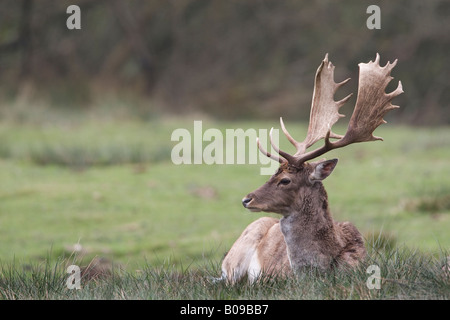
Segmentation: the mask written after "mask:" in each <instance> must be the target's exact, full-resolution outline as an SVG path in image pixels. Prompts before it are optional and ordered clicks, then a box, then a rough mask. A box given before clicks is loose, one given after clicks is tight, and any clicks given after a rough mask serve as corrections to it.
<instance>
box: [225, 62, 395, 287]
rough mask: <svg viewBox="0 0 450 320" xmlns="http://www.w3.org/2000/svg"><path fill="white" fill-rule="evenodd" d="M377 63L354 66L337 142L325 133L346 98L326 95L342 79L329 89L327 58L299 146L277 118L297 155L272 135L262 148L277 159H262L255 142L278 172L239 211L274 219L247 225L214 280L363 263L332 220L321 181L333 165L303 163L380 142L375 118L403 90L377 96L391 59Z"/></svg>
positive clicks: (350, 234) (357, 246) (360, 247)
mask: <svg viewBox="0 0 450 320" xmlns="http://www.w3.org/2000/svg"><path fill="white" fill-rule="evenodd" d="M379 61H380V56H379V55H378V54H377V56H376V59H375V62H372V61H370V62H369V63H360V64H359V84H358V96H357V99H356V104H355V108H354V111H353V114H352V117H351V119H350V121H349V124H348V128H347V132H346V133H345V135H343V136H341V135H337V134H335V133H333V132H332V131H331V127H332V126H333V125H334V124H335V123H336V122H337V121H338V119H339V118H340V117H343V115H341V114H339V108H340V107H341V106H342V105H343V104H344V103H345V102H346V101H347V100H348V99H349V98H350V96H351V94H350V95H348V96H347V97H345V98H343V99H342V100H340V101H337V102H336V101H334V94H335V92H336V91H337V89H338V88H340V87H341V86H342V85H344V84H345V83H347V82H348V80H350V79H347V80H345V81H343V82H340V83H336V82H334V66H333V64H332V63H331V62H329V61H328V54H327V55H326V56H325V59H324V60H323V62H322V64H321V65H320V66H319V68H318V70H317V73H316V77H315V84H314V93H313V99H312V106H311V113H310V122H309V127H308V132H307V135H306V138H305V140H304V141H303V142H298V141H296V140H294V138H292V136H291V135H290V134H289V133H288V131H287V130H286V128H285V126H284V123H283V120H282V118H280V124H281V128H282V130H283V132H284V134H285V135H286V137H287V139H288V140H289V141H290V142H291V143H292V144H293V145H294V146H295V148H296V150H297V152H296V153H295V154H293V155H291V154H289V153H286V152H284V151H282V150H280V149H279V148H278V147H277V146H276V145H275V144H274V142H273V140H272V131H271V133H270V141H271V144H272V146H273V148H274V150H275V151H276V152H277V153H278V154H279V156H278V155H274V154H271V153H269V152H267V151H266V150H265V149H264V148H263V147H262V146H261V144H260V142H259V139H257V143H258V147H259V149H260V151H261V152H262V153H263V154H265V155H266V156H267V157H270V158H272V159H274V160H276V161H278V162H279V163H280V167H279V169H278V171H277V172H276V173H275V174H274V175H273V176H272V177H271V178H270V180H269V181H267V182H266V183H265V184H264V185H263V186H261V187H260V188H258V189H257V190H255V191H253V192H251V193H249V194H248V195H247V196H246V197H245V198H244V199H243V200H242V204H243V205H244V207H245V208H247V209H248V210H250V211H265V212H275V213H278V214H280V215H282V218H281V219H275V218H271V217H264V218H260V219H258V220H256V221H254V222H253V223H251V224H250V225H249V226H248V227H247V228H246V229H245V230H244V232H243V233H242V234H241V236H240V237H239V238H238V239H237V240H236V242H235V243H234V245H233V246H232V248H231V249H230V251H229V252H228V253H227V254H226V256H225V258H224V260H223V262H222V278H221V279H224V280H227V281H229V282H231V283H234V282H236V281H239V280H240V279H242V278H244V277H245V276H247V277H248V279H249V281H251V282H253V281H255V280H256V279H258V278H259V277H260V276H261V275H262V274H265V275H274V274H277V275H278V274H287V273H291V272H292V271H294V272H298V271H300V270H302V269H305V268H311V267H313V268H317V269H319V270H328V269H331V268H333V267H337V266H349V267H355V266H357V265H358V263H359V262H360V261H361V260H363V259H364V257H365V255H366V250H365V246H364V240H363V237H362V236H361V234H360V233H359V231H358V230H357V229H356V227H355V226H354V225H353V224H351V223H350V222H335V221H334V220H333V218H332V216H331V213H330V210H329V207H328V198H327V193H326V191H325V189H324V186H323V184H322V182H321V181H322V180H323V179H325V178H326V177H328V176H329V175H330V174H331V172H332V171H333V169H334V168H335V166H336V164H337V159H332V160H322V161H317V162H307V161H309V160H312V159H314V158H317V157H319V156H320V155H323V154H325V153H326V152H328V151H330V150H333V149H337V148H342V147H345V146H347V145H349V144H352V143H356V142H366V141H374V140H382V138H380V137H375V136H373V132H374V130H375V129H376V128H377V127H378V126H379V125H381V124H382V123H385V122H386V121H384V120H383V116H384V115H385V114H386V113H387V112H388V111H389V110H392V109H395V108H398V106H394V105H392V104H391V100H392V99H393V98H394V97H396V96H398V95H400V94H401V93H403V90H402V84H401V82H400V81H399V83H398V86H397V89H395V90H394V91H393V92H391V93H388V94H387V93H386V92H385V89H386V87H387V85H388V83H389V82H390V81H391V80H392V79H393V78H392V77H391V76H390V73H391V70H392V69H393V68H394V66H395V65H396V63H397V60H395V61H394V62H393V63H389V62H388V63H387V64H386V66H384V67H381V66H380V64H379ZM272 129H273V128H272ZM321 139H324V141H325V143H324V144H323V146H321V147H319V148H317V149H315V150H313V151H308V152H307V149H308V148H309V147H311V146H312V145H313V144H315V143H316V142H318V141H319V140H321ZM330 139H337V140H336V141H330Z"/></svg>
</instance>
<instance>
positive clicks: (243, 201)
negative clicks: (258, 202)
mask: <svg viewBox="0 0 450 320" xmlns="http://www.w3.org/2000/svg"><path fill="white" fill-rule="evenodd" d="M252 199H253V198H244V199H242V205H243V206H244V207H245V208H247V204H248V203H249V202H250V201H252Z"/></svg>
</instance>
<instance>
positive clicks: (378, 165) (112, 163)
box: [0, 0, 450, 270]
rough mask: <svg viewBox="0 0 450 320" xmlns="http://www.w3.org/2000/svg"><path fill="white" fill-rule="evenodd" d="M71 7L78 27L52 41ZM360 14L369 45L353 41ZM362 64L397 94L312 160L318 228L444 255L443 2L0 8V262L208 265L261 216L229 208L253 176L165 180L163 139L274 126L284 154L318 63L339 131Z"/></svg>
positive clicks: (447, 134)
mask: <svg viewBox="0 0 450 320" xmlns="http://www.w3.org/2000/svg"><path fill="white" fill-rule="evenodd" d="M74 4H75V5H78V6H79V7H80V9H81V30H69V29H68V28H67V26H66V21H67V19H68V18H69V17H70V16H71V14H68V13H66V10H67V8H68V6H69V5H74ZM372 4H376V5H378V6H379V7H380V9H381V29H379V30H369V29H368V28H367V26H366V22H367V19H368V18H369V17H370V16H371V14H368V13H366V11H367V8H368V7H369V6H370V5H372ZM377 52H378V53H379V54H380V56H381V62H380V63H381V65H384V64H386V63H387V62H388V61H391V62H392V61H394V60H395V59H398V64H397V66H396V67H395V69H394V70H393V72H392V76H393V77H394V78H395V80H394V81H391V83H390V84H389V85H388V88H387V91H388V92H389V91H392V90H394V89H395V88H396V86H397V81H398V80H401V81H402V83H403V88H404V91H405V93H404V94H402V95H400V96H399V97H396V98H395V99H394V100H393V103H394V104H396V105H399V106H401V108H400V109H397V110H394V111H392V112H390V113H389V114H388V115H387V116H386V120H387V121H388V122H389V124H388V125H385V126H381V127H380V128H379V129H377V132H375V134H376V135H377V136H378V135H380V136H382V137H383V138H384V139H385V142H384V143H381V142H379V143H378V142H377V143H375V142H374V143H364V144H358V146H352V147H348V148H345V150H340V149H339V150H336V151H332V152H330V154H327V157H339V158H340V159H342V161H339V166H338V169H337V170H335V171H334V173H333V178H332V179H331V178H330V179H327V181H326V182H325V185H326V188H327V191H328V193H329V199H330V203H331V207H332V211H333V215H334V216H335V217H336V220H338V221H345V220H349V221H352V222H353V223H354V224H355V225H356V226H357V227H358V229H359V230H361V232H362V233H363V234H364V236H365V237H366V240H367V241H368V243H370V241H371V239H372V240H373V239H381V241H375V242H377V243H384V245H385V246H386V245H388V246H390V247H393V246H395V245H397V244H399V245H401V244H406V245H408V246H411V247H415V246H419V247H420V249H422V250H426V251H427V252H435V251H438V250H445V249H447V248H449V244H450V233H449V232H448V230H449V229H450V162H449V161H450V127H449V124H450V111H449V101H450V81H449V79H448V77H449V74H450V59H449V54H450V1H448V0H427V1H423V0H396V1H372V0H370V1H366V0H349V1H345V2H344V1H332V0H317V1H297V0H296V1H288V0H276V1H275V0H274V1H269V0H226V1H224V0H150V1H148V0H147V1H144V0H127V1H125V0H70V1H65V0H58V1H55V0H39V1H37V0H1V1H0V181H1V183H0V262H4V261H10V260H14V259H25V260H26V261H28V260H36V259H37V260H42V259H45V258H46V257H47V256H48V255H50V256H51V257H55V256H56V257H59V256H60V255H66V256H73V255H74V254H75V255H80V256H83V257H87V258H92V257H98V256H100V257H108V258H110V259H114V260H115V261H119V262H120V263H124V264H126V265H127V266H128V263H130V264H131V263H136V264H138V266H137V267H136V268H140V266H139V264H142V263H145V262H147V263H152V264H153V263H154V264H160V263H163V262H164V261H166V259H170V258H173V259H175V260H176V261H181V262H182V263H184V265H185V266H186V265H191V264H192V261H203V262H205V261H207V259H205V258H211V259H213V260H214V261H217V262H219V263H220V260H221V259H222V257H223V254H224V252H226V251H227V250H229V248H230V246H231V245H232V243H233V242H234V241H235V240H236V238H237V237H238V236H239V235H240V233H241V232H242V230H243V229H244V228H245V227H246V226H247V225H248V224H249V223H250V222H251V221H254V220H255V219H257V218H258V217H260V216H261V215H262V213H261V214H257V213H252V214H250V213H248V212H247V211H246V210H245V209H244V208H243V207H242V205H241V199H242V197H243V196H244V195H246V194H248V193H249V192H251V191H252V190H254V189H256V188H257V187H258V186H260V185H261V184H263V183H264V182H265V181H266V180H267V176H261V175H260V174H259V172H260V166H259V165H221V166H218V165H210V166H208V165H195V166H194V165H180V166H176V165H174V164H173V163H172V162H171V150H172V148H173V147H174V144H175V143H174V142H172V141H171V134H172V132H173V130H175V129H177V128H187V129H188V130H189V131H190V132H192V129H193V127H192V126H193V120H194V119H195V120H202V121H203V130H206V129H208V128H210V127H213V128H218V129H219V130H222V132H224V131H225V130H226V129H230V128H231V129H233V128H244V130H245V129H248V128H253V129H259V128H264V129H269V128H270V127H272V126H275V127H277V126H278V119H279V117H280V116H282V117H284V119H285V121H286V120H287V121H286V124H287V125H289V130H290V132H291V134H292V135H293V136H294V137H299V139H300V138H301V137H303V136H304V134H305V132H306V128H307V123H306V121H307V120H308V119H309V108H310V104H311V97H312V93H313V83H314V75H315V72H316V70H317V67H318V66H319V65H320V63H321V61H322V59H323V58H324V56H325V54H326V53H328V54H329V58H330V60H331V61H332V62H333V64H334V65H335V66H336V69H335V79H336V81H337V82H339V81H342V80H344V79H346V78H348V77H351V78H352V81H350V82H349V83H348V84H346V85H345V86H344V87H342V88H341V89H340V90H339V92H337V94H336V99H340V98H343V97H345V96H346V95H347V94H348V93H349V92H353V93H355V94H354V96H353V97H352V98H351V99H350V101H349V102H348V103H347V104H346V105H345V106H344V107H343V110H341V111H342V112H341V113H343V114H346V115H347V117H346V118H345V119H343V120H341V121H342V122H343V123H341V124H337V128H336V129H338V130H336V131H335V132H336V133H344V132H345V131H344V130H345V128H344V127H341V126H342V125H343V124H344V125H345V122H346V121H348V119H349V118H350V114H351V111H352V107H353V105H354V102H355V100H356V92H357V86H358V81H357V79H358V63H360V62H368V61H370V60H374V59H375V55H376V53H377ZM341 121H340V122H341ZM288 123H289V124H288ZM204 144H206V143H204ZM280 146H281V148H282V149H286V150H287V151H288V150H292V146H290V145H289V143H288V141H287V140H286V139H283V138H282V139H280ZM225 151H226V150H225ZM274 216H275V215H274ZM373 242H374V241H372V243H373ZM369 245H370V244H369ZM49 251H50V253H49ZM217 270H219V268H217Z"/></svg>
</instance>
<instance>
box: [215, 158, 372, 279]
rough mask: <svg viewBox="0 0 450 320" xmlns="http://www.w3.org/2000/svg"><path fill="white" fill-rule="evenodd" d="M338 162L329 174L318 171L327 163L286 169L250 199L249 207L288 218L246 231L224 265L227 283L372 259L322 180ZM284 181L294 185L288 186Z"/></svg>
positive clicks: (261, 221) (258, 223)
mask: <svg viewBox="0 0 450 320" xmlns="http://www.w3.org/2000/svg"><path fill="white" fill-rule="evenodd" d="M336 162H337V160H335V161H334V162H332V161H328V162H326V163H327V164H329V165H330V166H332V168H331V169H330V168H326V169H327V170H328V171H326V170H325V169H323V168H322V167H318V165H319V164H320V163H321V162H318V163H313V164H309V163H305V164H303V166H302V167H301V168H296V167H292V166H286V165H285V166H281V167H280V169H279V170H278V171H277V173H276V174H274V175H273V176H272V177H271V178H270V180H269V181H268V182H267V183H266V184H264V185H263V186H261V187H260V188H259V189H257V190H255V191H254V192H252V193H250V194H249V195H248V196H247V198H246V199H251V201H248V202H247V203H245V204H244V206H246V208H248V209H250V210H252V211H266V212H275V213H279V214H281V215H282V216H283V217H282V218H281V219H280V220H278V219H274V218H268V217H264V218H260V219H258V220H256V221H255V222H253V223H252V224H250V225H249V226H248V227H247V228H246V229H245V230H244V232H243V233H242V235H241V236H240V237H239V239H238V240H237V241H236V242H235V244H234V245H233V246H232V248H231V250H230V252H229V253H228V254H227V256H226V257H225V259H224V261H223V264H222V270H223V277H224V278H226V279H228V280H229V281H231V282H235V281H237V280H239V279H241V278H242V277H244V276H245V275H246V274H247V272H251V273H252V274H251V275H249V278H250V280H251V281H253V280H255V279H256V278H257V277H258V276H260V275H261V274H265V275H267V274H272V275H273V274H286V273H289V272H290V271H292V270H293V271H295V272H296V271H300V270H302V269H303V268H305V267H306V268H308V267H316V268H319V269H321V270H328V269H330V268H332V267H334V266H343V265H344V266H350V267H355V266H356V265H358V263H359V262H360V261H361V260H362V259H363V258H364V257H365V255H366V250H365V247H364V241H363V238H362V236H361V234H360V233H359V231H358V230H357V229H356V227H355V226H354V225H352V224H351V223H349V222H342V223H338V222H335V221H334V220H333V218H332V216H331V213H330V211H329V208H328V197H327V193H326V191H325V188H324V187H323V184H322V182H321V181H320V180H323V179H324V178H325V177H326V176H328V175H329V174H330V173H331V171H332V170H333V169H334V165H335V164H336ZM324 163H325V162H324ZM318 170H320V172H319V171H318ZM324 170H325V171H324ZM318 176H319V177H321V178H320V179H319V180H318V179H317V177H318ZM322 176H324V177H322ZM312 177H313V178H312ZM283 179H289V180H290V183H289V184H282V180H283ZM255 261H256V262H255ZM255 266H256V267H255ZM258 266H260V270H259V273H258V272H257V271H258V268H257V267H258Z"/></svg>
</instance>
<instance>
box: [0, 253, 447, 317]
mask: <svg viewBox="0 0 450 320" xmlns="http://www.w3.org/2000/svg"><path fill="white" fill-rule="evenodd" d="M446 259H447V258H446V254H445V252H442V253H441V255H440V256H439V257H430V256H426V255H425V256H424V255H422V254H419V253H418V252H415V251H411V250H409V249H407V248H405V247H402V248H395V249H380V248H375V247H373V248H371V249H369V257H368V259H367V260H366V261H364V263H362V265H361V266H360V267H359V268H357V269H356V270H351V271H339V272H328V273H321V272H318V271H317V270H309V271H306V272H304V273H302V274H299V275H297V276H291V277H288V278H282V277H269V278H261V279H260V280H259V281H258V282H256V283H254V284H250V283H248V282H247V281H245V280H244V281H242V282H240V283H238V284H235V285H230V284H227V283H226V282H217V281H215V280H214V277H215V276H216V275H217V271H216V270H217V269H218V268H219V263H218V262H215V261H213V260H208V261H209V264H208V265H206V266H203V267H202V268H200V269H198V268H192V267H183V268H181V269H179V268H174V267H173V266H172V265H170V264H165V265H161V266H159V267H155V266H153V265H149V264H142V265H141V267H142V268H141V269H140V270H137V271H134V272H131V271H127V270H123V269H120V268H118V267H116V268H114V266H113V267H112V268H111V269H110V270H111V272H110V273H109V274H108V276H103V277H100V276H98V277H96V278H88V277H87V276H86V274H85V273H81V278H80V288H79V289H69V288H68V287H67V279H68V278H69V274H68V273H67V272H66V269H67V266H68V265H69V264H72V263H76V259H72V260H70V259H66V260H61V259H60V260H58V261H56V262H55V261H53V262H50V259H49V260H46V262H43V263H41V264H37V263H34V264H31V265H26V266H18V265H16V264H14V263H10V264H3V265H1V266H0V299H11V300H18V299H52V300H53V299H83V300H86V299H118V300H129V299H133V300H135V299H152V300H160V299H164V300H174V299H177V300H179V299H183V300H184V299H188V300H210V299H213V300H224V299H225V300H229V299H233V300H235V299H254V300H266V299H270V300H275V299H281V300H296V299H308V300H310V299H327V300H330V299H345V300H349V299H350V300H355V299H449V298H450V273H449V271H444V270H443V269H442V266H443V265H445V263H446ZM372 265H374V266H377V267H379V272H380V274H379V275H380V283H379V287H378V288H373V287H372V288H370V287H369V286H368V285H367V283H368V282H369V283H373V280H372V279H370V278H369V277H370V276H372V275H373V272H368V271H367V270H368V268H369V266H372ZM170 312H178V310H175V311H174V310H171V311H170Z"/></svg>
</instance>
